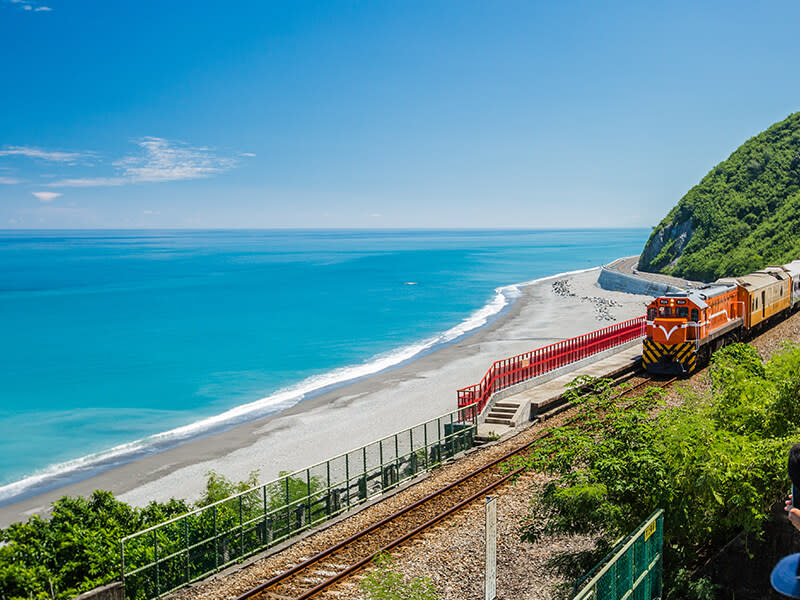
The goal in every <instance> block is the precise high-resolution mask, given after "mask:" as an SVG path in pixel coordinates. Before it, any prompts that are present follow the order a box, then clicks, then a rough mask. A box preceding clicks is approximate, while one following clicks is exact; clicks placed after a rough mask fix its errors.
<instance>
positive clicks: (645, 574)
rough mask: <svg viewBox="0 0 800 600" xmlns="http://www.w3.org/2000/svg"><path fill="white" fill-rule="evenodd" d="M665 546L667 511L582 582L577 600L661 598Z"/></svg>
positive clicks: (648, 521)
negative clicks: (665, 515)
mask: <svg viewBox="0 0 800 600" xmlns="http://www.w3.org/2000/svg"><path fill="white" fill-rule="evenodd" d="M663 546H664V511H663V510H657V511H656V512H654V513H653V514H652V515H650V516H649V517H648V518H647V519H646V520H645V521H644V522H643V523H642V524H641V525H640V526H639V527H638V529H636V531H634V532H633V533H632V534H631V535H630V536H628V537H627V538H625V539H624V540H622V541H621V542H619V543H618V544H617V545H616V546H615V547H614V549H613V550H612V551H611V552H610V553H609V554H608V556H606V558H604V559H603V560H602V561H600V563H599V564H598V565H597V566H596V567H595V568H594V569H592V570H591V571H590V572H589V573H588V574H587V575H586V576H585V577H584V578H583V579H582V580H581V581H579V582H578V584H577V585H576V586H575V587H576V589H577V588H580V592H578V593H577V594H576V595H575V596H574V598H573V600H589V599H591V600H623V599H625V600H627V599H631V600H652V599H654V598H661V568H662V554H663ZM586 582H588V583H586ZM580 586H582V587H580Z"/></svg>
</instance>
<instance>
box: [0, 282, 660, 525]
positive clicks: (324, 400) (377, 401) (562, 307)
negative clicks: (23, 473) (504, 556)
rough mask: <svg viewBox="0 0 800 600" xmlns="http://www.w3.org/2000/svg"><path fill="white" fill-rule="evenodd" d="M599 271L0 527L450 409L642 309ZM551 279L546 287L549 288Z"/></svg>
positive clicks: (271, 470) (526, 293) (308, 456)
mask: <svg viewBox="0 0 800 600" xmlns="http://www.w3.org/2000/svg"><path fill="white" fill-rule="evenodd" d="M598 274H599V268H598V269H593V270H590V271H586V272H582V273H577V274H572V275H567V276H553V277H550V278H546V279H544V280H540V281H538V282H535V283H533V284H531V285H528V286H526V287H523V288H521V290H520V291H521V296H520V297H519V298H518V299H517V300H516V302H514V304H513V305H512V306H511V308H510V309H508V310H507V311H506V312H505V313H503V314H501V315H500V316H499V317H498V318H497V319H496V320H495V321H494V322H492V323H491V324H489V325H488V326H486V327H484V328H482V329H480V330H478V331H477V332H476V333H474V334H472V335H470V336H467V337H465V338H463V339H461V340H458V341H457V342H455V343H453V344H451V345H449V346H446V347H444V348H442V349H440V350H438V351H436V352H432V353H430V354H428V355H425V356H422V357H421V358H418V359H417V360H414V361H412V362H410V363H408V364H405V365H402V366H400V367H397V368H395V369H392V370H389V371H387V372H384V373H379V374H377V375H374V376H372V377H369V378H366V379H363V380H361V381H357V382H355V383H352V384H349V385H346V386H343V387H340V388H338V389H335V390H333V391H330V392H328V393H325V394H322V395H320V396H317V397H314V398H311V399H308V400H304V401H302V402H300V403H299V404H297V405H295V406H293V407H292V408H290V409H287V410H285V411H283V412H280V413H277V414H275V415H271V416H269V417H265V418H262V419H259V420H255V421H252V422H249V423H245V424H243V425H239V426H237V427H234V428H232V429H230V430H228V431H225V432H222V433H217V434H213V435H209V436H206V437H204V438H200V439H196V440H193V441H190V442H187V443H184V444H182V445H180V446H178V447H176V448H172V449H170V450H166V451H163V452H161V453H158V454H155V455H152V456H148V457H145V458H141V459H139V460H135V461H133V462H131V463H128V464H125V465H122V466H119V467H116V468H113V469H109V470H107V471H105V472H103V473H101V474H99V475H97V476H95V477H91V478H89V479H86V480H84V481H82V482H79V483H74V484H71V485H67V486H64V487H61V488H59V489H57V490H53V491H51V492H48V493H44V494H41V495H38V496H35V497H32V498H28V499H26V500H22V501H19V502H16V503H14V504H10V505H7V506H4V507H2V508H0V527H6V526H7V525H8V524H9V523H11V522H13V521H19V520H25V519H27V518H28V517H29V516H31V515H33V514H41V513H46V511H47V509H48V507H49V506H50V504H51V503H52V502H53V501H54V500H55V499H56V498H58V497H60V496H63V495H87V494H89V493H91V492H92V491H93V490H95V489H105V490H110V491H112V492H114V493H115V494H116V495H118V496H119V497H120V498H121V499H122V500H124V501H127V502H130V503H132V504H135V505H138V506H142V505H145V504H147V503H148V502H150V501H151V500H158V501H163V500H167V499H169V498H170V497H179V498H187V499H189V500H194V499H196V498H197V497H199V496H200V494H201V493H202V490H203V488H204V486H205V480H206V477H205V474H206V473H207V472H208V471H211V470H214V471H216V472H218V473H221V474H223V475H224V476H226V477H228V478H230V479H233V480H239V479H244V478H245V477H247V475H248V473H250V472H251V471H254V470H256V471H258V473H259V479H260V481H261V482H267V481H270V480H271V479H273V478H275V477H276V476H277V475H278V473H279V472H280V471H294V470H297V469H300V468H303V467H306V466H308V465H312V464H315V463H317V462H320V461H323V460H325V459H327V458H330V457H333V456H336V455H338V454H341V453H343V452H346V451H347V450H350V449H352V448H356V447H359V446H361V445H364V444H366V443H368V442H371V441H373V440H375V439H378V438H380V437H383V436H386V435H389V434H391V433H393V432H395V431H399V430H402V429H405V428H407V427H410V426H412V425H415V424H417V423H420V422H423V421H426V420H428V419H431V418H435V417H437V416H439V415H442V414H444V413H447V412H449V411H452V410H455V409H456V390H457V389H459V388H461V387H464V386H467V385H471V384H473V383H476V382H478V381H479V380H480V379H481V377H483V374H484V373H485V372H486V370H487V369H488V368H489V366H490V365H491V363H492V362H494V361H495V360H498V359H500V358H505V357H508V356H513V355H515V354H519V353H521V352H525V351H528V350H532V349H535V348H538V347H541V346H545V345H547V344H550V343H552V342H555V341H558V340H561V339H564V338H569V337H572V336H576V335H580V334H582V333H586V332H589V331H592V330H595V329H598V328H601V327H604V326H606V325H610V324H612V323H614V322H618V321H623V320H625V319H629V318H632V317H636V316H639V315H641V314H643V313H644V310H645V307H646V305H647V302H648V297H646V296H641V295H634V294H626V293H622V292H610V291H606V290H603V289H601V288H600V287H599V286H598V285H597V277H598ZM554 284H555V285H554Z"/></svg>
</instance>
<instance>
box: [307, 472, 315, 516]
mask: <svg viewBox="0 0 800 600" xmlns="http://www.w3.org/2000/svg"><path fill="white" fill-rule="evenodd" d="M306 506H307V507H308V524H309V525H310V524H311V523H312V521H313V520H314V519H312V518H311V469H306Z"/></svg>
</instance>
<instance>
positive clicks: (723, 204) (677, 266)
mask: <svg viewBox="0 0 800 600" xmlns="http://www.w3.org/2000/svg"><path fill="white" fill-rule="evenodd" d="M796 258H800V113H795V114H792V115H790V116H789V117H788V118H786V119H785V120H784V121H781V122H780V123H776V124H775V125H773V126H771V127H770V128H769V129H767V130H766V131H764V132H762V133H760V134H758V135H757V136H755V137H754V138H752V139H750V140H748V141H747V142H745V143H744V144H742V146H740V147H739V148H738V149H737V150H736V151H735V152H734V153H733V154H731V156H730V157H729V158H728V159H727V160H726V161H724V162H722V163H720V164H718V165H717V166H716V167H714V168H713V169H712V170H711V171H710V172H709V173H708V174H707V175H706V176H705V177H704V178H703V179H702V181H701V182H700V183H699V184H697V185H696V186H695V187H693V188H692V189H691V190H689V192H688V193H687V194H686V195H685V196H684V197H683V198H682V199H681V200H680V202H679V203H678V204H677V206H675V207H674V208H673V209H672V210H671V211H670V212H669V214H668V215H667V216H666V217H665V218H664V220H663V221H661V223H660V224H659V225H658V226H657V227H656V228H655V229H654V231H653V233H652V235H651V236H650V239H649V240H648V241H647V244H646V245H645V247H644V250H643V251H642V256H641V258H640V262H639V268H640V269H641V270H643V271H651V272H656V271H660V272H662V273H668V274H672V275H676V276H679V277H685V278H688V279H697V280H701V281H712V280H714V279H717V278H719V277H728V276H736V275H743V274H745V273H749V272H752V271H755V270H758V269H761V268H763V267H764V266H766V265H768V264H784V263H787V262H789V261H791V260H794V259H796Z"/></svg>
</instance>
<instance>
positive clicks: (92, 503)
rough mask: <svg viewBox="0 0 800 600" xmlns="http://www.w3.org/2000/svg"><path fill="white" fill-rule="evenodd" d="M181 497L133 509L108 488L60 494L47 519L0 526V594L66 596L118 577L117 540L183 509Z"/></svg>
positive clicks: (7, 596)
mask: <svg viewBox="0 0 800 600" xmlns="http://www.w3.org/2000/svg"><path fill="white" fill-rule="evenodd" d="M189 508H190V507H189V505H187V504H186V503H185V502H184V501H182V500H170V501H169V502H166V503H157V502H152V503H150V504H149V505H148V506H147V507H146V508H143V509H138V508H133V507H131V506H129V505H128V504H125V503H124V502H120V501H119V500H117V499H116V498H114V496H113V494H111V493H110V492H104V491H100V490H98V491H96V492H94V493H93V494H92V495H91V497H89V498H88V499H86V498H71V497H68V496H65V497H63V498H60V499H59V500H57V501H56V502H55V503H54V504H53V511H52V514H51V516H50V518H49V519H46V520H45V519H42V518H40V517H38V516H34V517H31V518H30V519H28V521H27V522H25V523H14V524H12V525H11V526H10V527H8V528H7V529H5V530H3V531H2V534H1V536H2V537H0V539H1V540H2V541H3V543H4V544H5V545H3V546H2V547H0V597H2V598H5V599H6V600H13V599H15V598H37V599H38V598H54V599H55V598H72V597H73V596H76V595H78V594H80V593H82V592H85V591H87V590H90V589H92V588H94V587H97V586H98V585H102V584H104V583H108V582H110V581H112V580H114V579H117V578H118V577H119V565H120V563H119V540H120V539H121V538H122V537H124V536H126V535H130V534H131V533H134V532H136V531H139V530H141V529H145V528H147V527H150V526H152V525H155V524H156V523H160V522H162V521H165V520H167V519H170V518H172V517H174V516H177V515H179V514H181V513H184V512H186V511H187V510H189Z"/></svg>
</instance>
